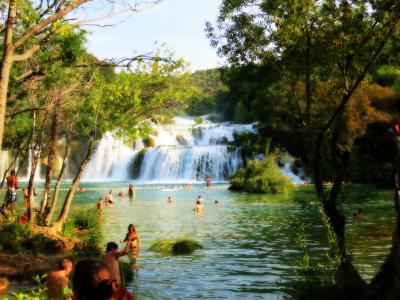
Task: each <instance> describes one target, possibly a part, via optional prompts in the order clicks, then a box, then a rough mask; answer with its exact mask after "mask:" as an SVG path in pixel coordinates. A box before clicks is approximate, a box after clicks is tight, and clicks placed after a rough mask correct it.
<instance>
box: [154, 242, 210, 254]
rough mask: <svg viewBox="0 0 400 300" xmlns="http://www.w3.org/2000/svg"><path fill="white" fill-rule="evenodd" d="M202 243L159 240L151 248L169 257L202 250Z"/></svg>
mask: <svg viewBox="0 0 400 300" xmlns="http://www.w3.org/2000/svg"><path fill="white" fill-rule="evenodd" d="M202 248H203V246H202V245H200V243H198V242H196V241H193V240H189V239H171V240H158V241H156V242H155V243H154V244H153V245H152V246H151V247H150V248H149V250H150V251H153V252H158V253H162V254H167V255H182V254H191V253H193V252H194V251H195V250H196V249H202Z"/></svg>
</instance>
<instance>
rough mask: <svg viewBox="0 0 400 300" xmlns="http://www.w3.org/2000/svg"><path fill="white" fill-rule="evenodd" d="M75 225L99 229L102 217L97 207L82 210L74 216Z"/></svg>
mask: <svg viewBox="0 0 400 300" xmlns="http://www.w3.org/2000/svg"><path fill="white" fill-rule="evenodd" d="M73 218H74V225H75V227H76V228H79V229H80V230H85V229H86V230H91V229H98V228H99V226H100V218H99V213H98V211H97V209H95V208H93V209H90V210H80V211H78V212H76V213H75V215H74V216H73Z"/></svg>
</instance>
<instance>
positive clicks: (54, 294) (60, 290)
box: [46, 258, 72, 299]
mask: <svg viewBox="0 0 400 300" xmlns="http://www.w3.org/2000/svg"><path fill="white" fill-rule="evenodd" d="M71 270H72V262H71V261H70V260H69V259H66V258H64V259H63V260H61V261H60V263H59V265H58V270H57V271H53V272H50V273H49V274H48V275H47V281H46V286H47V293H48V295H49V297H50V299H61V298H62V297H63V296H64V289H65V288H67V287H68V286H69V279H68V275H69V274H70V273H71Z"/></svg>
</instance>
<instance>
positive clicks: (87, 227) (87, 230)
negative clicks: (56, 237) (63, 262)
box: [62, 208, 103, 257]
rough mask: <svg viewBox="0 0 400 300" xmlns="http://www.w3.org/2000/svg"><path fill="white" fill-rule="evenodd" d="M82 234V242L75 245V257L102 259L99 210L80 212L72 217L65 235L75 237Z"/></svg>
mask: <svg viewBox="0 0 400 300" xmlns="http://www.w3.org/2000/svg"><path fill="white" fill-rule="evenodd" d="M77 231H78V232H82V233H83V235H80V237H79V238H81V239H82V242H80V243H78V244H76V245H75V247H74V249H73V255H74V256H77V257H100V255H101V252H102V248H101V242H102V238H103V235H102V228H101V219H100V215H99V213H98V211H97V209H94V208H93V209H90V210H80V211H77V212H75V213H74V214H73V215H71V216H70V217H69V218H68V219H67V222H66V223H65V224H64V227H63V231H62V233H63V235H65V236H69V237H74V236H77Z"/></svg>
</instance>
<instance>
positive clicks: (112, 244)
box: [106, 242, 118, 252]
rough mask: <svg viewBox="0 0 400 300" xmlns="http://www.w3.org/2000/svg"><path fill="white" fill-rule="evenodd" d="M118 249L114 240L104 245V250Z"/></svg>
mask: <svg viewBox="0 0 400 300" xmlns="http://www.w3.org/2000/svg"><path fill="white" fill-rule="evenodd" d="M117 250H118V245H117V244H116V243H114V242H109V243H107V245H106V252H110V251H117Z"/></svg>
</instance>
